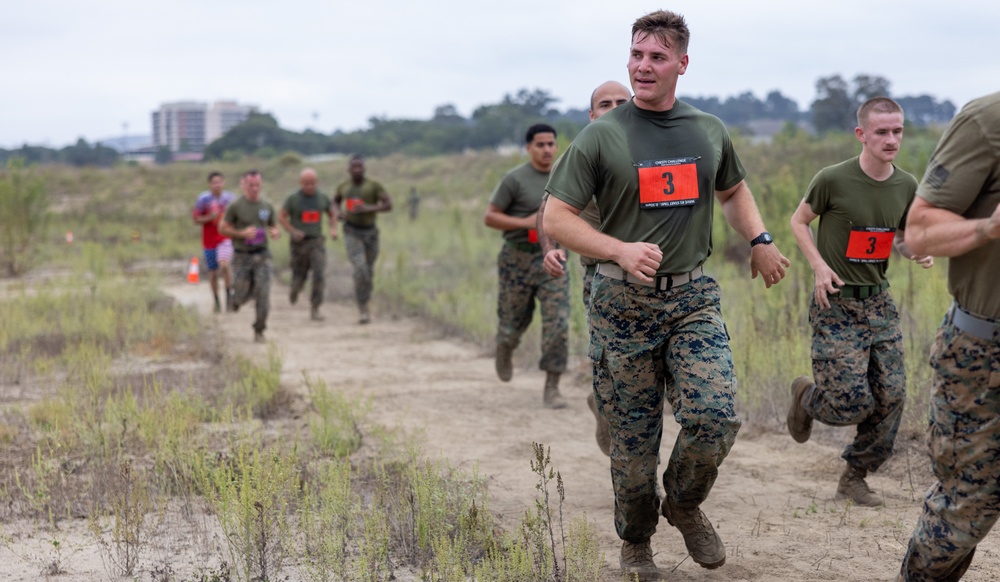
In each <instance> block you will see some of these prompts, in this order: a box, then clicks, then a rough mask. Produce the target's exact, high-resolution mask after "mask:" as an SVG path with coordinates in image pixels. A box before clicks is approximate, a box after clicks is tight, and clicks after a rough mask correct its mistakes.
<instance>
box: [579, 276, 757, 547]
mask: <svg viewBox="0 0 1000 582" xmlns="http://www.w3.org/2000/svg"><path fill="white" fill-rule="evenodd" d="M591 293H592V295H591V305H590V331H591V341H590V357H591V359H592V360H593V365H594V393H595V397H596V399H597V403H598V407H599V409H600V410H601V413H602V414H603V415H604V417H605V418H606V419H607V420H608V424H609V427H610V432H611V480H612V484H613V486H614V491H615V527H616V529H617V531H618V535H619V536H620V537H621V538H622V539H624V540H628V541H630V542H642V541H645V540H648V539H649V538H650V536H652V535H653V533H654V532H655V531H656V524H657V522H658V521H659V516H660V499H659V497H658V495H657V494H656V478H657V476H656V464H657V455H658V453H659V449H660V440H661V437H662V432H663V410H664V401H665V399H667V400H669V401H670V403H671V405H672V406H673V409H674V416H675V418H676V419H677V420H678V422H680V423H681V432H680V434H679V435H678V438H677V443H676V445H675V447H674V451H673V453H672V455H671V459H670V463H669V465H668V467H667V470H666V472H665V473H664V476H663V478H664V488H665V490H666V493H667V495H669V496H670V498H671V501H672V502H674V503H676V504H677V506H679V507H684V508H690V507H697V506H698V505H700V504H701V502H702V501H704V500H705V498H706V497H707V496H708V493H709V491H710V490H711V488H712V485H713V484H714V482H715V478H716V476H717V475H718V466H719V464H721V463H722V460H723V459H724V458H725V457H726V455H727V454H728V453H729V449H730V448H731V447H732V444H733V442H734V441H735V438H736V433H737V432H738V430H739V427H740V420H739V418H738V417H737V416H736V412H735V406H734V398H735V379H734V375H733V365H732V357H731V352H730V350H729V339H728V335H727V334H726V331H725V328H724V325H723V322H722V316H721V312H720V310H719V290H718V286H717V285H716V284H715V282H714V281H712V280H711V279H709V278H707V277H703V278H702V279H699V280H698V281H695V282H693V283H690V284H688V285H683V286H681V287H679V288H677V289H674V290H672V291H666V292H659V291H655V290H654V289H652V288H649V287H643V286H639V285H632V284H628V283H624V282H622V281H616V280H612V279H608V278H606V277H603V276H600V275H598V276H596V277H595V278H594V281H593V284H592V287H591Z"/></svg>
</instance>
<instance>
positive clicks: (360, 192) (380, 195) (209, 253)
mask: <svg viewBox="0 0 1000 582" xmlns="http://www.w3.org/2000/svg"><path fill="white" fill-rule="evenodd" d="M348 173H349V174H350V177H349V178H348V179H347V180H344V181H343V182H342V183H341V184H340V185H339V186H338V187H337V191H336V194H335V195H334V196H333V198H332V199H331V198H330V197H329V196H327V195H326V194H324V193H323V192H321V191H320V190H319V187H318V178H317V175H316V171H315V170H314V169H312V168H306V169H304V170H302V172H301V173H300V174H299V189H298V190H296V191H295V192H293V193H292V194H290V195H289V196H288V197H287V198H286V199H285V201H284V203H283V204H282V206H281V209H280V210H278V211H277V212H275V210H274V206H273V205H272V204H271V203H270V202H268V201H266V200H264V199H262V198H261V187H262V182H263V176H262V175H261V173H260V172H259V171H257V170H248V171H246V172H244V173H243V175H242V176H240V190H241V191H242V193H243V195H242V196H241V197H239V198H237V197H236V196H235V195H233V194H232V193H231V192H229V191H227V190H226V189H225V178H224V177H223V175H222V174H221V173H219V172H212V173H211V174H209V176H208V184H209V189H208V190H206V191H205V192H203V193H202V194H201V195H199V196H198V199H197V201H196V203H195V207H194V211H193V214H192V216H193V219H194V221H195V222H196V223H198V224H201V225H202V244H203V246H204V254H205V264H206V267H207V269H208V272H209V276H210V283H211V289H212V295H213V298H214V300H215V311H216V312H220V311H222V301H221V300H220V298H219V283H220V282H221V283H223V284H224V285H225V306H226V311H234V312H235V311H238V310H239V308H240V307H241V306H242V305H245V304H246V303H249V302H250V301H253V302H254V304H255V307H256V317H255V319H254V322H253V330H254V340H255V341H257V342H264V341H265V338H264V330H265V329H267V316H268V311H269V310H270V305H271V300H270V295H271V251H270V249H269V248H268V240H269V239H277V238H279V236H280V230H279V229H278V225H279V224H280V225H281V227H282V228H283V229H284V230H285V232H287V233H288V235H289V239H290V242H289V245H290V250H291V267H292V281H291V292H290V293H289V297H288V299H289V301H290V302H291V303H292V304H293V305H294V304H295V303H296V302H297V301H298V298H299V295H300V294H301V293H302V290H303V289H304V288H305V286H306V283H307V282H308V281H309V279H310V273H311V282H312V286H311V289H310V293H309V304H310V317H311V319H312V320H313V321H323V319H324V317H323V315H322V313H320V306H321V305H322V304H323V298H324V294H325V289H326V237H325V236H324V234H323V217H324V216H325V217H326V219H327V222H328V230H329V237H330V238H331V239H333V240H337V238H338V231H339V228H338V222H340V221H343V223H344V242H345V245H344V246H345V247H346V250H347V258H348V260H349V261H350V262H351V265H352V267H353V269H354V295H355V299H356V300H357V304H358V311H359V312H360V318H359V320H358V321H359V323H369V322H370V321H371V309H370V307H369V303H370V300H371V295H372V278H373V276H374V266H375V260H376V259H377V258H378V254H379V231H378V227H377V226H376V217H377V215H378V213H380V212H389V211H390V210H392V198H391V197H390V196H389V193H388V192H386V190H385V188H383V187H382V185H381V184H380V183H378V182H377V181H375V180H371V179H369V178H367V177H366V176H365V163H364V159H363V158H361V156H354V157H352V158H351V160H350V163H349V165H348ZM342 205H343V207H342ZM220 280H221V281H220Z"/></svg>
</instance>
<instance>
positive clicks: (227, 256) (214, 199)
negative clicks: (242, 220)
mask: <svg viewBox="0 0 1000 582" xmlns="http://www.w3.org/2000/svg"><path fill="white" fill-rule="evenodd" d="M225 188H226V178H225V177H224V176H223V175H222V172H212V173H210V174H209V175H208V190H205V191H204V192H202V193H201V194H200V195H199V196H198V199H197V200H196V201H195V203H194V210H193V211H192V213H191V217H192V219H193V220H194V222H195V224H200V225H201V243H202V247H203V248H204V253H205V268H206V269H208V274H209V281H210V283H211V286H212V297H214V298H215V312H216V313H219V312H220V311H222V304H221V302H220V301H219V272H220V271H221V272H222V280H223V283H224V285H225V292H226V311H231V310H232V308H233V289H232V287H233V272H232V269H231V268H230V266H229V263H230V262H231V261H232V260H233V243H232V241H231V240H229V238H227V237H225V236H222V235H221V234H219V221H221V220H222V216H223V215H224V214H225V213H226V208H227V207H228V206H229V205H230V204H231V203H232V202H233V200H236V196H235V195H234V194H233V193H232V192H230V191H229V190H226V189H225Z"/></svg>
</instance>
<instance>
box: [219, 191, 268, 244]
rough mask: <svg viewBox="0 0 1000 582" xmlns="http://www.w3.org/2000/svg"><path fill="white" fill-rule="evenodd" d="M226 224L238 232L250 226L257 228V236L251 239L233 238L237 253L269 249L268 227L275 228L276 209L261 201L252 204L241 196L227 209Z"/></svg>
mask: <svg viewBox="0 0 1000 582" xmlns="http://www.w3.org/2000/svg"><path fill="white" fill-rule="evenodd" d="M225 220H226V222H228V223H229V224H231V225H233V228H235V229H236V230H242V229H244V228H246V227H248V226H256V227H257V235H256V236H255V237H253V238H251V239H244V238H240V237H233V248H234V249H235V250H237V251H252V250H256V249H260V248H265V249H266V248H267V227H269V226H274V207H273V206H271V203H270V202H267V201H266V200H264V199H260V200H258V201H257V202H250V201H249V200H247V198H246V196H240V198H239V199H237V200H236V202H233V203H232V204H230V205H229V207H228V208H226V217H225Z"/></svg>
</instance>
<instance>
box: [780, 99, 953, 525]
mask: <svg viewBox="0 0 1000 582" xmlns="http://www.w3.org/2000/svg"><path fill="white" fill-rule="evenodd" d="M854 134H855V136H856V137H857V138H858V141H860V142H861V154H860V155H859V156H857V157H854V158H851V159H849V160H847V161H845V162H841V163H839V164H837V165H835V166H830V167H827V168H823V169H822V170H820V172H819V173H818V174H816V177H815V178H813V180H812V183H811V184H809V188H808V190H807V191H806V195H805V198H804V199H803V200H802V203H801V204H799V207H798V209H796V211H795V214H794V215H792V218H791V224H792V233H793V234H794V235H795V240H796V242H798V245H799V249H800V250H801V251H802V254H803V255H805V258H806V260H807V261H809V265H810V266H811V267H812V270H813V273H814V275H815V279H816V284H815V288H814V291H813V299H812V305H811V306H810V308H809V322H810V323H811V324H812V369H813V377H812V378H809V377H807V376H800V377H798V378H796V379H795V380H794V381H793V382H792V387H791V392H792V401H791V404H790V405H789V409H788V432H790V433H791V435H792V438H794V439H795V441H796V442H800V443H804V442H806V441H807V440H809V435H810V433H811V432H812V422H813V419H816V420H818V421H820V422H822V423H823V424H828V425H831V426H850V425H857V427H858V429H857V435H856V436H855V437H854V442H853V443H851V444H850V445H848V446H847V447H845V448H844V452H843V454H842V455H841V456H842V457H843V459H844V460H845V461H847V466H846V467H845V468H844V472H843V474H842V475H841V476H840V482H839V483H838V484H837V495H838V497H841V498H844V497H846V498H848V499H850V500H852V501H853V502H854V503H856V504H858V505H867V506H875V505H882V503H883V500H882V498H881V497H879V496H878V495H876V494H875V493H874V492H873V491H872V490H871V488H870V487H869V486H868V483H867V482H866V481H865V477H867V476H868V472H869V471H877V470H878V468H879V467H881V466H882V464H883V463H885V462H886V460H887V459H888V458H889V456H890V455H892V448H893V443H894V442H895V441H896V432H897V431H898V430H899V422H900V420H902V418H903V400H904V399H905V397H906V368H905V366H904V362H903V333H902V330H901V328H900V325H899V312H898V311H896V304H895V302H894V301H893V300H892V296H891V295H890V294H889V291H888V290H889V281H888V279H886V270H887V269H888V265H889V254H890V251H891V250H892V248H893V247H895V248H896V250H897V251H898V252H899V253H900V254H901V255H902V256H904V257H906V258H908V259H912V260H914V261H916V262H918V263H919V264H920V265H922V266H923V267H924V268H929V267H930V266H931V265H933V264H934V259H933V258H932V257H927V256H921V255H915V254H913V253H912V252H911V251H910V249H909V247H907V246H906V243H905V242H903V233H902V231H903V228H904V226H905V224H906V212H907V209H909V207H910V203H912V202H913V195H914V193H915V192H916V190H917V181H916V179H915V178H914V177H913V176H911V175H910V174H907V173H906V172H904V171H903V170H900V169H899V168H897V167H896V166H895V165H894V164H893V163H892V161H893V160H894V159H896V155H897V154H899V146H900V144H901V143H902V141H903V109H902V108H901V107H900V106H899V104H898V103H896V102H895V101H893V100H892V99H889V98H888V97H875V98H873V99H869V100H868V101H865V103H864V104H863V105H861V107H860V108H859V109H858V127H857V128H856V129H855V130H854ZM817 218H819V229H818V230H817V233H816V238H815V240H814V239H813V234H812V230H810V228H809V225H810V223H812V221H814V220H816V219H817Z"/></svg>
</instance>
